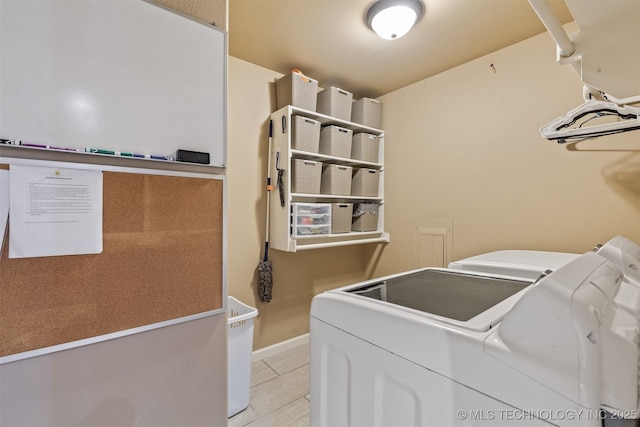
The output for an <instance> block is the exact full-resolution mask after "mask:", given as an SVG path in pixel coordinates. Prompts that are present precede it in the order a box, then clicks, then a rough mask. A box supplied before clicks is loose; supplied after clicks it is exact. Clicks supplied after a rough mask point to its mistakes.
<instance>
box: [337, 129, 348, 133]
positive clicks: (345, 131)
mask: <svg viewBox="0 0 640 427" xmlns="http://www.w3.org/2000/svg"><path fill="white" fill-rule="evenodd" d="M338 132H342V133H349V131H348V130H347V129H342V128H338Z"/></svg>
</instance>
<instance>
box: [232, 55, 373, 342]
mask: <svg viewBox="0 0 640 427" xmlns="http://www.w3.org/2000/svg"><path fill="white" fill-rule="evenodd" d="M280 75H281V74H278V73H275V72H273V71H270V70H267V69H265V68H262V67H258V66H256V65H253V64H250V63H248V62H245V61H243V60H240V59H237V58H233V57H229V93H228V98H229V108H228V138H227V139H228V143H227V153H228V154H227V155H228V164H229V167H228V169H227V177H228V181H227V185H228V190H229V191H228V207H229V208H228V212H229V218H228V235H229V239H228V242H229V243H228V266H229V273H228V292H229V295H232V296H234V297H236V298H238V299H240V300H241V301H243V302H245V303H246V304H249V305H251V306H253V307H256V308H257V309H258V317H257V318H256V320H255V324H254V348H255V349H259V348H262V347H265V346H269V345H272V344H275V343H278V342H280V341H284V340H287V339H290V338H293V337H296V336H299V335H302V334H305V333H307V332H309V309H310V304H311V299H312V298H313V296H314V295H315V294H317V293H319V292H322V291H324V290H327V289H331V288H334V287H337V286H339V285H341V284H348V283H353V282H356V281H359V280H362V278H363V277H364V276H363V263H364V261H365V260H364V258H363V257H362V249H361V248H358V247H345V248H334V249H320V250H312V251H304V252H296V253H286V252H281V251H276V250H273V249H272V250H270V251H269V259H270V260H271V262H272V264H273V269H274V272H273V283H274V285H273V300H272V301H271V302H269V303H260V302H259V301H258V299H257V292H256V285H257V270H256V268H257V266H258V263H259V261H260V260H261V259H262V256H263V248H264V239H265V225H266V201H267V198H266V187H265V183H266V173H267V152H268V118H269V115H270V114H271V112H273V111H274V110H275V86H274V84H273V82H274V81H275V79H276V78H278V77H280ZM273 197H278V196H277V192H274V194H273Z"/></svg>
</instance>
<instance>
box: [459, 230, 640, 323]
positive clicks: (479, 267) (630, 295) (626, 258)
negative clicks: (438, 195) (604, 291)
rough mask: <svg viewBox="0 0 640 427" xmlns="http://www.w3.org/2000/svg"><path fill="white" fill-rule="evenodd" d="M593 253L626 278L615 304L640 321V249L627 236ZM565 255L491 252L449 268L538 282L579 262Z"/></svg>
mask: <svg viewBox="0 0 640 427" xmlns="http://www.w3.org/2000/svg"><path fill="white" fill-rule="evenodd" d="M593 252H595V253H597V254H598V255H600V256H602V257H603V258H606V259H608V260H610V261H611V262H613V263H614V264H615V265H616V266H617V267H618V268H619V269H620V270H621V271H622V274H623V275H624V277H623V280H622V283H621V286H620V289H619V291H618V293H617V295H616V298H615V301H616V303H617V304H618V306H619V307H621V308H623V309H625V310H627V311H630V312H632V313H634V314H635V315H636V316H637V317H638V319H639V321H640V311H638V307H639V306H640V246H639V245H638V244H636V243H635V242H633V241H632V240H630V239H627V238H626V237H623V236H616V237H614V238H612V239H611V240H609V241H608V242H607V243H605V244H603V245H597V246H596V247H595V248H594V249H593ZM578 257H579V255H578V254H569V253H563V252H544V251H523V250H504V251H496V252H489V253H486V254H481V255H477V256H473V257H470V258H465V259H461V260H458V261H453V262H451V263H449V268H451V269H456V270H463V271H476V272H484V273H491V274H508V275H510V276H514V277H522V278H526V279H536V278H537V277H539V276H540V275H541V274H544V273H545V271H547V270H551V271H554V270H557V269H558V268H560V267H562V266H563V265H565V264H567V263H568V262H570V261H572V260H574V259H576V258H578Z"/></svg>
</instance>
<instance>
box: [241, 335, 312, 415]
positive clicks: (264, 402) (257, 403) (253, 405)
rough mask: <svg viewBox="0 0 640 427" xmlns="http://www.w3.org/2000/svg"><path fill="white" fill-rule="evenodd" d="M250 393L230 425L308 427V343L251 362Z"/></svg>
mask: <svg viewBox="0 0 640 427" xmlns="http://www.w3.org/2000/svg"><path fill="white" fill-rule="evenodd" d="M249 393H250V394H249V407H248V408H247V409H245V410H244V411H242V412H240V413H239V414H236V415H234V416H233V417H231V418H229V427H243V426H249V427H267V426H274V427H308V426H309V344H303V345H300V346H297V347H294V348H292V349H290V350H287V351H284V352H282V353H279V354H275V355H273V356H269V357H266V358H264V359H262V360H258V361H255V362H253V363H252V365H251V389H250V392H249Z"/></svg>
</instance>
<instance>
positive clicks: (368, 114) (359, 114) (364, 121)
mask: <svg viewBox="0 0 640 427" xmlns="http://www.w3.org/2000/svg"><path fill="white" fill-rule="evenodd" d="M351 121H352V122H354V123H359V124H361V125H365V126H369V127H371V128H375V129H380V127H381V126H382V123H381V122H382V103H381V102H380V101H378V100H377V99H371V98H362V99H359V100H357V101H356V102H354V103H353V106H352V107H351Z"/></svg>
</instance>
